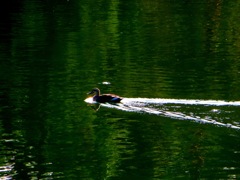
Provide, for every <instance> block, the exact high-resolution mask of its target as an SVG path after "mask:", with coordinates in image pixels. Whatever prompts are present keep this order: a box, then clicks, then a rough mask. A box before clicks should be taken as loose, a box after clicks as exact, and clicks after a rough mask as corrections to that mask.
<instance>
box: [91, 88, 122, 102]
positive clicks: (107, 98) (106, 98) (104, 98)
mask: <svg viewBox="0 0 240 180" xmlns="http://www.w3.org/2000/svg"><path fill="white" fill-rule="evenodd" d="M88 94H95V95H94V96H93V101H96V102H99V103H105V102H110V103H119V102H120V101H121V100H122V99H123V98H121V97H119V96H117V95H115V94H102V95H100V90H99V89H98V88H94V89H92V91H90V92H89V93H88Z"/></svg>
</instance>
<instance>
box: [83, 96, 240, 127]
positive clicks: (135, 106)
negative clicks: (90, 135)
mask: <svg viewBox="0 0 240 180" xmlns="http://www.w3.org/2000/svg"><path fill="white" fill-rule="evenodd" d="M85 102H87V103H89V104H90V106H91V107H92V108H93V109H94V110H95V111H97V110H99V108H100V106H104V107H108V108H115V109H119V110H122V111H129V112H137V113H148V114H154V115H160V116H164V117H170V118H174V119H179V120H189V121H195V122H198V123H203V124H214V125H217V126H224V127H228V128H232V129H240V127H239V126H236V125H233V124H230V123H226V124H225V123H222V122H219V121H222V119H218V118H215V119H212V117H211V113H217V114H219V113H221V111H220V110H219V109H215V107H216V106H217V107H218V106H228V107H229V106H230V107H231V106H233V107H235V106H240V101H232V102H226V101H220V100H218V101H215V100H187V99H148V98H124V99H123V100H122V101H121V103H114V104H112V103H101V104H99V103H96V102H94V101H93V100H92V98H91V97H89V98H87V99H85ZM166 105H168V106H166ZM176 105H179V106H176ZM191 105H193V106H194V108H195V109H194V111H193V109H192V111H191V110H189V109H190V108H191ZM180 106H183V107H180ZM196 106H198V107H197V108H201V107H203V108H201V109H204V107H208V109H211V110H210V111H208V112H207V113H206V114H204V118H201V117H200V116H198V115H197V114H194V113H196ZM183 108H184V109H188V111H187V112H184V111H183V112H181V110H182V109H183ZM200 111H201V116H203V112H204V110H200ZM186 113H188V114H186ZM228 113H229V112H228ZM231 113H234V111H231ZM221 118H222V117H221ZM226 118H229V116H228V117H226ZM231 121H232V122H234V123H235V121H237V119H232V120H231ZM236 124H238V123H236Z"/></svg>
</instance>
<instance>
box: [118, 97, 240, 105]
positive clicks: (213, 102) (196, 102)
mask: <svg viewBox="0 0 240 180" xmlns="http://www.w3.org/2000/svg"><path fill="white" fill-rule="evenodd" d="M122 102H123V103H137V102H140V103H147V104H188V105H209V106H240V101H229V102H228V101H221V100H199V99H195V100H194V99H192V100H188V99H148V98H124V99H123V100H122Z"/></svg>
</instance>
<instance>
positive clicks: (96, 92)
mask: <svg viewBox="0 0 240 180" xmlns="http://www.w3.org/2000/svg"><path fill="white" fill-rule="evenodd" d="M87 94H96V95H99V94H100V90H99V89H98V88H94V89H92V91H90V92H89V93H87Z"/></svg>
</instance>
